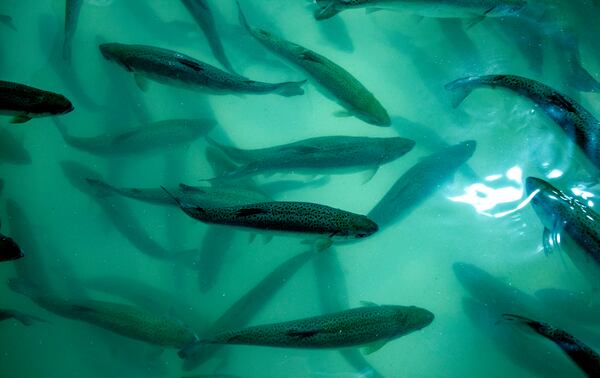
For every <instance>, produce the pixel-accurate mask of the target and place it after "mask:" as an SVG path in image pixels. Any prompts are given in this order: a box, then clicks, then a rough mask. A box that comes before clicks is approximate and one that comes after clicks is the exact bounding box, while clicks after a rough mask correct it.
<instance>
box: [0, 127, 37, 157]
mask: <svg viewBox="0 0 600 378" xmlns="http://www.w3.org/2000/svg"><path fill="white" fill-rule="evenodd" d="M0 162H4V163H9V164H31V155H30V154H29V152H28V151H27V149H26V148H25V146H24V145H23V141H21V140H19V139H17V138H15V136H14V135H13V134H12V133H11V132H10V131H9V130H7V129H6V128H3V127H2V128H0Z"/></svg>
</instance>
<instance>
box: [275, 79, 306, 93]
mask: <svg viewBox="0 0 600 378" xmlns="http://www.w3.org/2000/svg"><path fill="white" fill-rule="evenodd" d="M304 84H306V80H301V81H288V82H285V83H280V84H279V85H278V89H277V90H276V91H275V93H277V94H278V95H280V96H283V97H292V96H300V95H303V94H304V89H302V86H303V85H304Z"/></svg>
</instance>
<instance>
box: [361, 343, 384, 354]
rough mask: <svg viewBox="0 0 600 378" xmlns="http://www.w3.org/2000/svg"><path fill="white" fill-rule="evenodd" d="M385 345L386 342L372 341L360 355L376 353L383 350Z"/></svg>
mask: <svg viewBox="0 0 600 378" xmlns="http://www.w3.org/2000/svg"><path fill="white" fill-rule="evenodd" d="M385 344H387V340H379V341H374V342H372V343H371V344H369V345H367V346H365V347H364V348H363V350H362V353H363V354H364V355H369V354H371V353H374V352H377V351H378V350H379V349H381V348H383V346H384V345H385Z"/></svg>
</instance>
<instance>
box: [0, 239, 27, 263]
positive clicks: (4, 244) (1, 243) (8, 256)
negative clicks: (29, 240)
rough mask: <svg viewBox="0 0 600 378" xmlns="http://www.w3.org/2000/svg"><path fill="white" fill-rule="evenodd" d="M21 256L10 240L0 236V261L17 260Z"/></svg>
mask: <svg viewBox="0 0 600 378" xmlns="http://www.w3.org/2000/svg"><path fill="white" fill-rule="evenodd" d="M23 256H25V254H24V253H23V251H22V250H21V248H20V247H19V245H18V244H17V243H16V242H15V241H14V240H13V239H12V238H9V237H8V236H4V235H0V261H10V260H17V259H20V258H21V257H23Z"/></svg>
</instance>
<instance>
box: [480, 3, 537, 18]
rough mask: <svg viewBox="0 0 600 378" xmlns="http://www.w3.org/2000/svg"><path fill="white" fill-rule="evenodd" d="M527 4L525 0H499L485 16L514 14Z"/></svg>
mask: <svg viewBox="0 0 600 378" xmlns="http://www.w3.org/2000/svg"><path fill="white" fill-rule="evenodd" d="M526 5H527V1H525V0H502V1H499V2H498V4H497V5H495V6H494V7H493V8H492V9H491V10H490V11H489V12H487V13H486V16H489V17H503V16H514V15H517V14H519V12H520V11H521V10H522V9H523V8H524V7H525V6H526Z"/></svg>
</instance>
